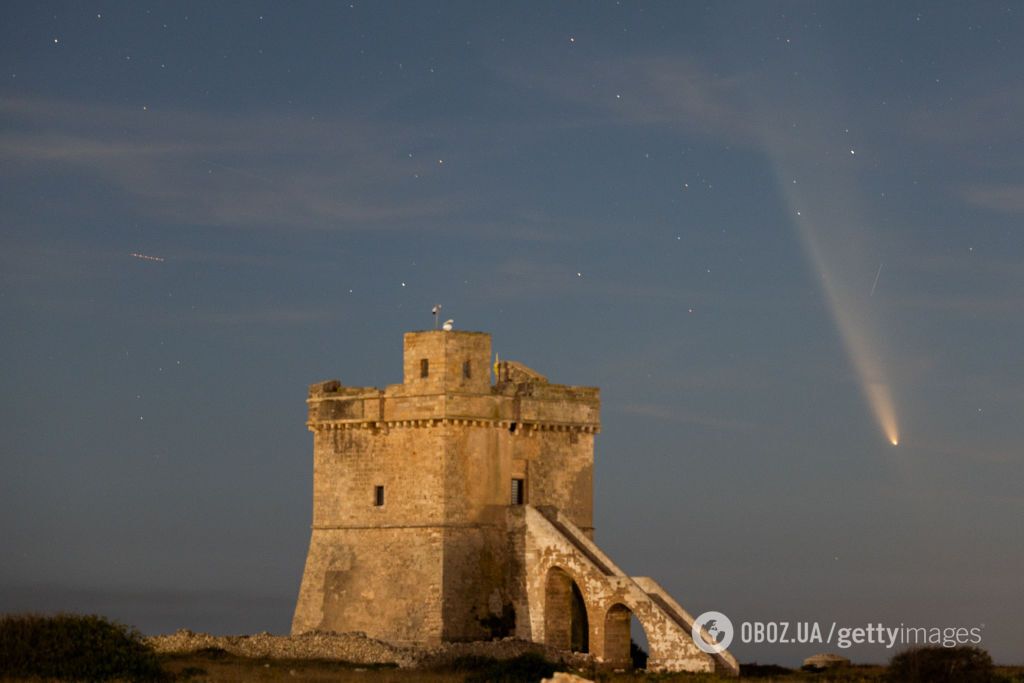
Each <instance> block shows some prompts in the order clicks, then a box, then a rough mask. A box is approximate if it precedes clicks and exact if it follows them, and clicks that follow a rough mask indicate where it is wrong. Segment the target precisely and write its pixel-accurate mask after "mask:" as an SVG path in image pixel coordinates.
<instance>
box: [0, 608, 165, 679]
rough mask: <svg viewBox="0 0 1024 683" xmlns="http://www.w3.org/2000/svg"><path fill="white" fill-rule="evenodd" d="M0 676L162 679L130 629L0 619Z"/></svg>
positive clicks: (67, 620) (71, 618)
mask: <svg viewBox="0 0 1024 683" xmlns="http://www.w3.org/2000/svg"><path fill="white" fill-rule="evenodd" d="M0 676H6V677H10V678H32V677H40V678H59V679H72V680H84V681H105V680H109V679H111V678H121V679H127V680H132V681H157V680H162V679H165V678H166V676H165V675H164V672H163V671H162V670H161V669H160V664H159V662H158V660H157V656H156V653H154V652H153V650H152V649H151V648H149V647H148V646H147V645H145V644H144V643H143V642H142V636H141V634H139V632H138V631H136V630H135V629H133V628H130V627H128V626H124V625H122V624H118V623H115V622H112V621H109V620H107V619H106V618H104V617H100V616H95V615H89V616H83V615H77V614H57V615H55V616H40V615H36V614H17V615H5V616H2V617H0Z"/></svg>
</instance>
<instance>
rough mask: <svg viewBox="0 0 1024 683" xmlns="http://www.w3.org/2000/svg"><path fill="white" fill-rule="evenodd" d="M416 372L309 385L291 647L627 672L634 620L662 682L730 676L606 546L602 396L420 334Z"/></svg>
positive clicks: (410, 353)
mask: <svg viewBox="0 0 1024 683" xmlns="http://www.w3.org/2000/svg"><path fill="white" fill-rule="evenodd" d="M403 370H404V377H403V381H402V383H401V384H395V385H389V386H387V387H386V388H384V389H378V388H374V387H347V386H344V385H342V384H341V383H339V382H338V381H337V380H332V381H328V382H321V383H318V384H314V385H312V386H310V390H309V397H308V399H307V404H308V409H309V417H308V421H307V426H308V427H309V429H310V431H312V432H313V529H312V537H311V539H310V547H309V555H308V557H307V559H306V569H305V573H304V574H303V578H302V585H301V587H300V590H299V598H298V603H297V605H296V608H295V616H294V619H293V622H292V632H293V633H302V632H306V631H311V630H323V631H336V632H348V631H362V632H364V633H366V634H367V635H369V636H371V637H374V638H379V639H381V640H386V641H389V642H393V643H398V644H420V645H430V644H436V643H439V642H442V641H460V640H479V639H489V638H492V637H499V636H507V635H514V636H517V637H519V638H523V639H525V640H533V641H537V642H544V643H547V644H548V645H551V646H553V647H557V648H560V649H570V648H572V649H576V650H589V651H592V652H593V653H594V654H595V655H596V656H597V657H598V659H599V660H602V661H607V662H610V663H613V664H616V663H617V664H622V663H624V662H625V661H626V660H628V653H629V619H630V614H632V613H635V614H636V615H637V617H638V619H639V620H640V621H641V623H642V624H643V626H644V628H645V631H646V632H647V635H648V639H649V642H650V645H651V650H652V652H651V657H652V662H651V663H650V664H649V668H650V667H651V665H652V664H653V666H654V668H662V669H680V668H684V669H689V670H716V669H717V670H730V667H729V662H728V661H727V660H726V659H724V658H723V656H722V655H718V656H717V659H716V657H713V656H711V655H707V654H705V653H703V652H701V651H700V650H698V649H697V648H696V646H694V644H693V641H692V640H689V631H686V639H682V638H681V637H679V633H677V632H681V631H682V630H683V629H688V628H689V627H688V626H686V621H687V619H689V621H690V622H692V618H690V617H689V615H688V614H686V613H685V611H684V610H682V608H681V607H679V606H678V605H677V604H675V603H674V601H671V598H668V597H667V594H665V598H667V600H668V601H670V602H671V604H669V602H666V601H665V599H661V598H654V597H652V595H655V594H657V593H659V592H660V593H664V591H663V590H662V589H661V588H660V587H659V586H657V584H654V583H653V582H652V581H651V580H650V579H637V578H630V577H627V576H626V575H625V574H624V573H622V571H621V570H620V569H618V567H616V566H615V565H614V564H613V563H612V562H611V560H610V559H608V558H607V557H606V556H605V555H604V553H603V552H601V550H600V549H599V548H597V546H596V545H595V544H594V543H593V464H594V435H595V434H596V433H597V432H598V431H599V428H600V397H599V391H598V389H597V388H594V387H573V386H565V385H558V384H551V383H549V382H548V380H547V379H546V378H545V377H544V376H543V375H540V374H539V373H537V372H534V371H533V370H530V369H529V368H527V367H526V366H524V365H521V364H519V363H515V362H511V361H503V362H497V363H495V364H494V370H495V376H494V381H493V382H492V374H491V370H492V365H491V337H490V335H488V334H485V333H481V332H457V331H444V330H433V331H427V332H410V333H407V334H406V335H405V339H404V362H403ZM643 582H648V584H647V585H644V584H643ZM657 600H660V602H661V603H662V604H661V605H659V604H658V603H657ZM647 612H650V614H649V615H648V614H647ZM623 618H624V621H623ZM623 623H624V625H625V626H624V628H625V631H623ZM662 631H664V634H662V633H661V632H662ZM661 635H664V637H661ZM623 639H624V640H623ZM683 640H688V642H683ZM676 641H679V642H676ZM724 656H725V657H728V659H730V660H731V656H729V655H728V653H724ZM719 660H721V661H722V662H725V665H724V668H723V665H722V664H721V662H719ZM716 662H719V663H718V664H716ZM732 664H735V660H732Z"/></svg>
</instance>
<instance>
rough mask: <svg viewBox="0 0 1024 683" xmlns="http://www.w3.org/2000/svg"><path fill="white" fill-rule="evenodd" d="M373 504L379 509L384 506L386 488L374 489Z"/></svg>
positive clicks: (376, 487)
mask: <svg viewBox="0 0 1024 683" xmlns="http://www.w3.org/2000/svg"><path fill="white" fill-rule="evenodd" d="M373 504H374V505H376V506H377V507H381V506H382V505H384V487H383V486H374V487H373Z"/></svg>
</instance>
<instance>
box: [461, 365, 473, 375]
mask: <svg viewBox="0 0 1024 683" xmlns="http://www.w3.org/2000/svg"><path fill="white" fill-rule="evenodd" d="M472 376H473V369H472V366H471V365H470V364H469V361H468V360H467V361H466V362H465V363H463V364H462V379H469V378H470V377H472Z"/></svg>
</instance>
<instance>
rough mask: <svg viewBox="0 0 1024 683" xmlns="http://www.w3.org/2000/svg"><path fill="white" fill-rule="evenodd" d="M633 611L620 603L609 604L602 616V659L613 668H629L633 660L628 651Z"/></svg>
mask: <svg viewBox="0 0 1024 683" xmlns="http://www.w3.org/2000/svg"><path fill="white" fill-rule="evenodd" d="M632 615H633V613H632V612H631V611H630V609H629V608H628V607H626V606H625V605H623V604H622V603H617V604H614V605H612V606H611V608H610V609H609V610H608V613H607V614H606V615H605V617H604V661H605V664H607V665H608V666H610V667H612V668H615V669H629V668H632V666H633V660H632V657H631V656H630V651H629V643H630V638H629V625H630V623H629V622H630V617H631V616H632Z"/></svg>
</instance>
